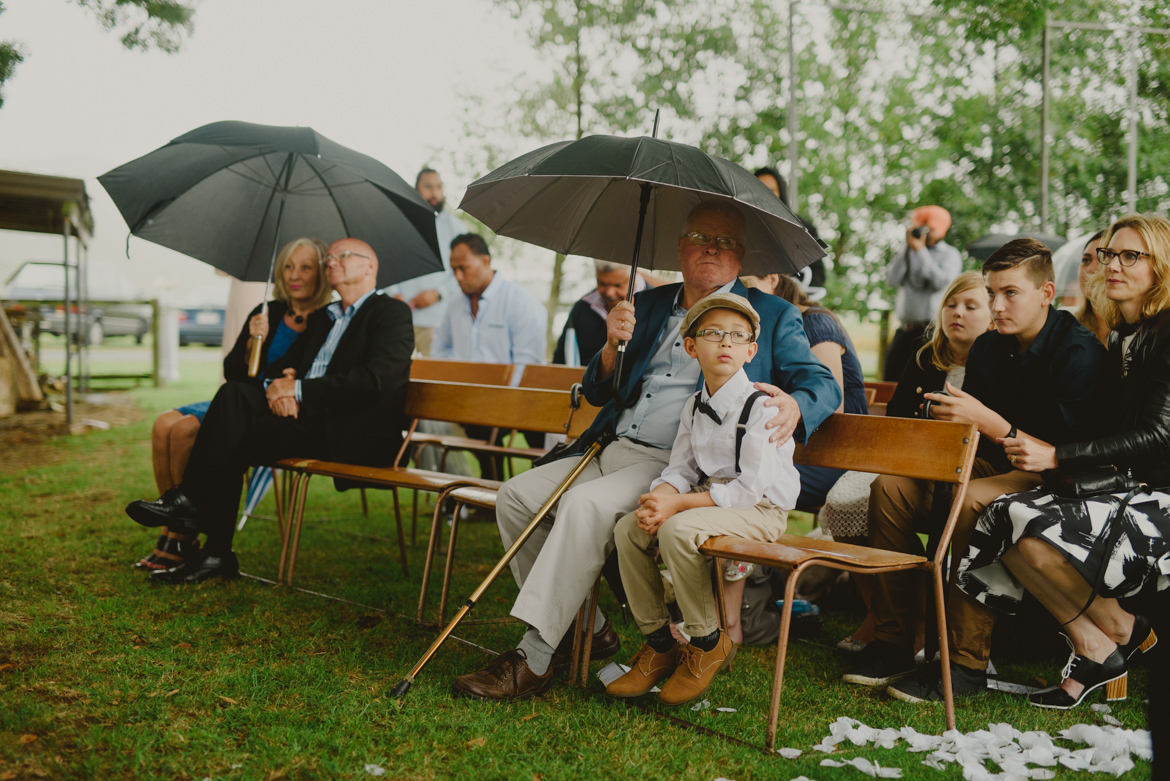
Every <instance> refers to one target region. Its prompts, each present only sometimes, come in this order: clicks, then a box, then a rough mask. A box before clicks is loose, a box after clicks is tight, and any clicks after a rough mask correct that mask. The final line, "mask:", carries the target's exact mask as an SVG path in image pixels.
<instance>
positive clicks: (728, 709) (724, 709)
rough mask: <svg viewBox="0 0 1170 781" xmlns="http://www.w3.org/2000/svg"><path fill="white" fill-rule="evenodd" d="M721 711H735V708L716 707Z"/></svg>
mask: <svg viewBox="0 0 1170 781" xmlns="http://www.w3.org/2000/svg"><path fill="white" fill-rule="evenodd" d="M715 710H717V711H719V712H720V713H735V708H716V709H715Z"/></svg>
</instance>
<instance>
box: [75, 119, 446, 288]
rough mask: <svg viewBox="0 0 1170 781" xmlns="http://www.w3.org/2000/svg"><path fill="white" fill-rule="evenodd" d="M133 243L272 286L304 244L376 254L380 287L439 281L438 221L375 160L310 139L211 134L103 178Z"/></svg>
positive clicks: (241, 130)
mask: <svg viewBox="0 0 1170 781" xmlns="http://www.w3.org/2000/svg"><path fill="white" fill-rule="evenodd" d="M98 181H99V182H101V184H102V186H103V187H105V188H106V191H107V192H109V194H110V197H111V198H113V199H114V203H115V204H116V205H117V206H118V210H119V211H121V212H122V216H123V217H124V218H125V220H126V224H127V225H129V226H130V232H131V233H132V234H133V235H135V236H138V237H139V238H143V239H146V240H147V241H151V242H154V243H155V244H161V245H162V246H164V247H169V248H170V249H173V250H176V251H177V252H181V253H183V254H184V255H190V256H191V257H193V258H197V259H199V260H202V261H203V262H205V263H209V264H210V265H212V266H214V267H215V268H218V269H221V270H223V271H225V272H227V273H228V274H231V275H232V276H233V277H235V278H236V279H240V280H244V281H253V282H263V281H265V280H267V279H268V277H269V274H270V271H271V267H272V260H273V258H274V257H275V253H276V251H277V250H278V249H279V248H280V247H281V246H283V245H284V244H285V243H287V242H289V241H291V240H293V239H295V238H298V237H300V236H313V237H317V238H320V239H323V240H324V241H326V242H331V241H335V240H337V239H340V238H344V237H347V236H351V237H353V238H357V239H362V240H363V241H366V242H368V243H369V244H370V246H372V247H373V248H374V251H375V252H377V253H378V255H379V258H380V260H381V263H379V264H378V286H379V287H385V286H386V285H391V284H394V283H395V282H401V281H402V280H405V279H411V278H413V277H417V276H420V275H422V274H427V273H430V272H432V271H442V270H443V265H442V262H441V261H440V259H439V258H440V256H439V247H438V238H437V236H436V233H435V211H434V209H432V208H431V206H430V204H428V203H427V202H426V201H424V200H423V199H422V197H421V196H419V194H418V193H417V192H415V189H414V188H413V187H411V186H410V185H409V184H407V183H406V182H405V181H403V179H402V177H400V176H399V175H398V174H396V173H394V172H393V171H391V170H390V169H389V168H387V167H386V166H385V165H383V164H382V163H379V162H378V161H377V160H375V159H374V158H372V157H368V156H367V155H363V154H361V153H359V152H355V151H353V150H352V149H348V148H346V147H344V146H341V145H340V144H337V143H334V142H333V141H330V140H329V139H328V138H325V137H324V136H322V135H321V134H319V133H317V132H315V131H314V130H312V129H310V128H305V127H273V126H269V125H254V124H250V123H247V122H214V123H212V124H210V125H204V126H203V127H200V128H197V129H195V130H192V131H191V132H190V133H186V134H184V135H181V136H179V137H178V138H176V139H174V140H173V141H171V142H170V143H169V144H167V145H166V146H164V147H161V148H159V149H156V150H155V151H153V152H151V153H150V154H148V155H145V156H143V157H140V158H138V159H137V160H133V161H131V162H129V163H126V164H125V165H122V166H119V167H118V168H115V169H114V170H113V171H110V172H109V173H106V174H103V175H102V176H99V177H98Z"/></svg>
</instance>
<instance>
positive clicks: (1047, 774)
mask: <svg viewBox="0 0 1170 781" xmlns="http://www.w3.org/2000/svg"><path fill="white" fill-rule="evenodd" d="M1028 776H1029V777H1030V778H1033V779H1035V781H1048V779H1050V778H1056V771H1055V770H1049V769H1048V768H1046V767H1034V768H1032V770H1031V772H1030V773H1028Z"/></svg>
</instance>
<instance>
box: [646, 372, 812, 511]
mask: <svg viewBox="0 0 1170 781" xmlns="http://www.w3.org/2000/svg"><path fill="white" fill-rule="evenodd" d="M755 390H756V388H755V386H754V385H753V384H752V381H751V380H749V379H748V376H747V373H746V372H744V370H743V369H740V370H739V371H738V372H736V373H735V374H734V375H732V377H731V379H729V380H728V381H727V382H726V383H724V385H723V387H722V388H720V389H719V390H718V391H716V393H715V395H714V396H710V395H709V394H708V393H707V388H706V385H705V384H704V387H703V390H702V391H701V393H702V394H703V395H702V398H703V401H704V402H706V403H707V404H710V405H711V407H712V408H714V410H715V412H716V414H718V415H719V417H720V418H721V419H722V423H716V422H715V421H714V420H712V419H711V418H709V417H708V416H707V415H705V414H704V413H702V412H696V411H695V398H694V394H692V395H691V399H690V400H689V401H688V402H687V403H686V405H685V406H684V407H683V413H682V417H681V419H680V421H679V427H678V436H676V437H675V440H674V447H673V449H672V450H671V453H670V463H669V464H668V465H667V467H666V469H664V470H662V476H661V477H659V478H658V479H657V480H655V481H654V482H653V483H651V484H650V490H654V488H655V487H656V486H658V485H661V484H662V483H669V484H670V485H672V486H674V487H675V488H676V489H677V490H678V492H679V493H682V494H685V493H689V492H690V490H691V488H692V487H693V486H695V485H698V484H699V482H700V480H701V479H702V475H706V476H708V477H711V478H724V479H730V482H728V483H723V484H719V483H715V484H712V486H711V501H713V502H714V503H715V504H716V505H717V506H719V507H728V508H735V509H741V510H742V509H747V508H749V507H755V506H756V505H757V504H759V503H760V501H761V500H762V499H764V498H765V497H766V498H767V499H769V500H770V501H771V502H772V504H774V505H776V506H777V507H779V508H780V509H782V510H791V509H792V508H793V507H795V506H796V497H797V496H799V495H800V474H799V473H798V472H797V471H796V467H795V466H793V465H792V454H793V453H794V452H795V450H796V444H795V442H794V441H793V440H792V439H789V440H788V441H787V442H785V443H784V444H783V445H782V446H780V447H776V446H775V445H773V444H772V443H771V442H769V441H768V437H769V436H770V435H771V431H769V430H768V429H766V428H764V424H765V423H767V422H768V421H769V420H771V419H772V418H773V417H775V416H776V413H777V412H778V410H777V409H776V408H775V407H766V406H764V402H765V401H766V399H765V398H759V399H756V403H755V404H754V405H753V406H752V413H751V416H750V417H749V418H748V422H747V432H746V434H745V435H744V438H743V446H742V449H741V451H740V457H739V466H740V469H741V470H742V471H741V472H740V473H739V474H738V475H737V474H736V472H735V430H736V426H737V425H738V424H739V416H740V413H741V412H742V411H743V405H744V403H745V402H746V401H747V399H748V396H751V395H752V394H753V393H755ZM700 473H701V474H700Z"/></svg>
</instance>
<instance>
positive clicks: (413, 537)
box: [410, 488, 418, 547]
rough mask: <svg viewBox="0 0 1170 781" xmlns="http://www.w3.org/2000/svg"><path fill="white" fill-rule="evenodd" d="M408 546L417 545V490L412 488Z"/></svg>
mask: <svg viewBox="0 0 1170 781" xmlns="http://www.w3.org/2000/svg"><path fill="white" fill-rule="evenodd" d="M410 502H411V513H410V545H411V547H414V546H416V545H418V489H417V488H412V489H411V490H410Z"/></svg>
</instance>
